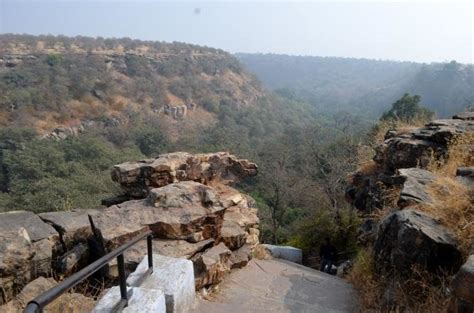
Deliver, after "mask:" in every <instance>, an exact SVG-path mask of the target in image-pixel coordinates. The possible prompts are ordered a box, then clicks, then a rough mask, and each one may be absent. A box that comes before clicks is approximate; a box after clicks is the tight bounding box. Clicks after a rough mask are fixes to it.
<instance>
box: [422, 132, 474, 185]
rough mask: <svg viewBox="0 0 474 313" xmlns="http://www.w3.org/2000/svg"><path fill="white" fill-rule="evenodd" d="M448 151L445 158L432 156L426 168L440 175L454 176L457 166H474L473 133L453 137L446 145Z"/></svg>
mask: <svg viewBox="0 0 474 313" xmlns="http://www.w3.org/2000/svg"><path fill="white" fill-rule="evenodd" d="M448 151H449V155H448V157H447V159H439V160H437V159H434V158H432V160H431V162H430V164H429V165H428V170H430V171H431V172H433V173H436V174H439V175H442V176H449V177H454V176H456V170H457V169H458V167H462V166H474V133H467V134H463V135H462V136H459V137H456V138H454V139H453V140H452V141H451V142H450V143H449V145H448Z"/></svg>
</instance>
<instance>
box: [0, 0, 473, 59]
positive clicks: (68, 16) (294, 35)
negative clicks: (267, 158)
mask: <svg viewBox="0 0 474 313" xmlns="http://www.w3.org/2000/svg"><path fill="white" fill-rule="evenodd" d="M473 29H474V22H473V2H471V1H467V2H456V1H452V0H451V1H448V2H446V1H443V2H440V1H438V2H431V1H422V2H414V1H404V2H390V1H370V2H369V1H364V2H362V1H351V2H336V1H319V2H310V1H306V2H296V1H286V2H285V1H260V2H255V1H226V0H221V1H207V2H202V1H176V0H175V1H121V2H117V1H108V0H102V1H68V0H62V1H60V0H57V1H41V0H36V1H21V0H0V32H1V33H28V34H55V35H57V34H63V35H68V36H75V35H84V36H102V37H131V38H138V39H147V40H161V41H182V42H189V43H195V44H200V45H206V46H211V47H216V48H222V49H224V50H227V51H230V52H273V53H285V54H293V55H318V56H343V57H358V58H359V57H360V58H371V59H391V60H407V61H419V62H432V61H449V60H457V61H459V62H463V63H473V60H474V48H473V45H474V40H473V32H474V30H473Z"/></svg>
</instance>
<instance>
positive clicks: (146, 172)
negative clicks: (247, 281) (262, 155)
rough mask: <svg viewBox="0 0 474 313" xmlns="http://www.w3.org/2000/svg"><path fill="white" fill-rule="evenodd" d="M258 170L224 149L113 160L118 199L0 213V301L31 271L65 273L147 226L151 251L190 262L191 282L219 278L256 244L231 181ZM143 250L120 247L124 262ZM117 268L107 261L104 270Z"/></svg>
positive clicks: (252, 216) (130, 265)
mask: <svg viewBox="0 0 474 313" xmlns="http://www.w3.org/2000/svg"><path fill="white" fill-rule="evenodd" d="M256 174H257V166H256V165H255V164H254V163H251V162H249V161H248V160H242V159H238V158H236V157H235V156H233V155H230V154H228V153H224V152H219V153H211V154H197V155H192V154H188V153H183V152H178V153H170V154H164V155H160V156H159V157H158V158H156V159H153V160H142V161H139V162H127V163H123V164H119V165H116V166H115V167H114V169H113V171H112V178H113V180H115V181H116V182H118V183H120V185H121V186H122V188H123V191H124V196H123V197H122V198H121V200H122V201H123V202H120V203H116V204H114V205H111V206H109V207H107V208H104V209H97V210H84V211H63V212H48V213H41V214H39V215H36V214H34V213H32V212H25V211H16V212H7V213H0V282H1V285H2V287H3V288H2V289H1V292H2V295H1V296H2V301H1V302H3V303H6V302H8V301H10V300H11V299H12V297H13V296H14V295H15V294H16V293H17V292H18V291H19V290H21V288H22V287H23V286H25V285H26V284H27V283H28V282H30V281H32V280H33V279H35V278H37V277H40V276H44V277H50V276H51V275H53V274H54V276H55V277H65V276H69V275H70V274H72V273H73V272H75V271H77V270H78V269H80V268H82V267H83V266H84V265H85V264H88V263H90V262H91V261H93V260H95V259H96V258H98V257H100V256H101V255H103V254H104V253H106V252H107V251H111V250H112V249H114V248H116V247H118V246H120V245H121V244H123V243H125V242H126V241H128V240H129V239H131V238H133V237H135V236H136V235H137V234H139V233H141V232H144V231H146V230H151V231H152V232H153V236H154V239H153V246H154V253H158V254H161V255H164V256H170V257H181V258H187V259H190V260H192V261H193V262H194V270H195V277H196V281H195V285H196V288H197V289H199V288H203V287H207V286H210V285H213V284H217V283H219V282H220V281H221V280H222V278H223V277H224V275H225V274H226V273H228V272H229V271H230V270H231V269H232V268H238V267H242V266H245V264H246V263H247V262H248V261H249V260H250V258H251V254H252V250H253V247H254V246H255V245H257V244H258V234H259V232H258V223H259V219H258V217H257V210H256V209H255V208H254V206H255V201H254V200H253V199H252V198H251V197H249V196H247V195H243V194H241V193H240V192H239V191H237V190H236V189H234V188H232V187H230V186H229V184H230V183H231V182H234V181H236V180H238V179H242V178H245V177H248V176H253V175H256ZM126 199H131V200H128V201H124V200H126ZM91 224H93V227H91V226H92V225H91ZM104 250H105V251H104ZM146 253H147V249H146V242H145V241H142V242H140V243H139V244H138V245H136V246H134V247H133V248H131V249H130V250H128V251H126V253H125V261H126V265H127V269H128V270H130V271H131V270H133V269H134V268H135V267H136V266H137V265H138V263H139V262H140V261H141V260H142V259H143V256H145V255H146ZM115 271H116V264H114V262H111V264H110V268H109V273H108V275H111V276H112V277H113V276H115V275H116V273H115Z"/></svg>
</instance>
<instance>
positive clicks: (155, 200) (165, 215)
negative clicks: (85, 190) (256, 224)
mask: <svg viewBox="0 0 474 313" xmlns="http://www.w3.org/2000/svg"><path fill="white" fill-rule="evenodd" d="M223 211H224V207H222V205H221V204H220V202H219V201H218V197H217V195H215V194H214V192H213V190H212V188H211V187H209V186H205V185H203V184H200V183H196V182H192V181H189V182H179V183H175V184H171V185H168V186H165V187H162V188H157V189H153V190H151V192H150V195H149V197H148V198H147V199H143V200H132V201H127V202H124V203H122V204H120V205H116V206H111V207H109V208H107V209H104V210H101V211H99V212H97V213H95V214H93V219H94V222H95V224H96V227H97V228H98V229H100V231H101V232H102V235H103V237H104V239H105V240H106V241H107V242H108V244H109V245H111V247H113V246H117V245H119V244H121V243H123V242H125V241H127V240H128V239H130V238H132V237H134V236H136V235H137V234H138V233H140V232H142V231H144V230H146V229H151V230H152V231H153V232H154V233H155V234H156V236H158V237H159V238H163V239H184V240H186V239H189V238H194V239H203V240H204V239H209V238H216V237H217V236H218V233H219V229H220V225H221V224H222V217H221V215H222V214H223ZM196 234H197V235H196Z"/></svg>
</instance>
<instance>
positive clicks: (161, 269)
mask: <svg viewBox="0 0 474 313" xmlns="http://www.w3.org/2000/svg"><path fill="white" fill-rule="evenodd" d="M147 270H148V258H147V257H145V258H144V259H143V260H142V261H141V262H140V264H139V265H138V267H137V269H136V270H135V272H133V273H132V274H130V276H129V277H128V278H127V284H128V285H129V286H134V285H136V284H137V282H138V281H139V280H140V278H141V277H142V276H143V274H144V273H145V272H146V271H147ZM140 288H143V289H150V290H162V291H163V292H164V294H165V299H166V312H167V313H181V312H187V311H188V310H189V309H190V308H191V307H192V306H193V304H194V300H195V297H196V292H195V287H194V269H193V262H191V261H189V260H186V259H180V258H171V257H166V256H162V255H158V254H153V273H152V274H151V275H150V276H149V277H148V278H147V279H146V280H145V281H144V282H143V283H142V284H141V285H140Z"/></svg>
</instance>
